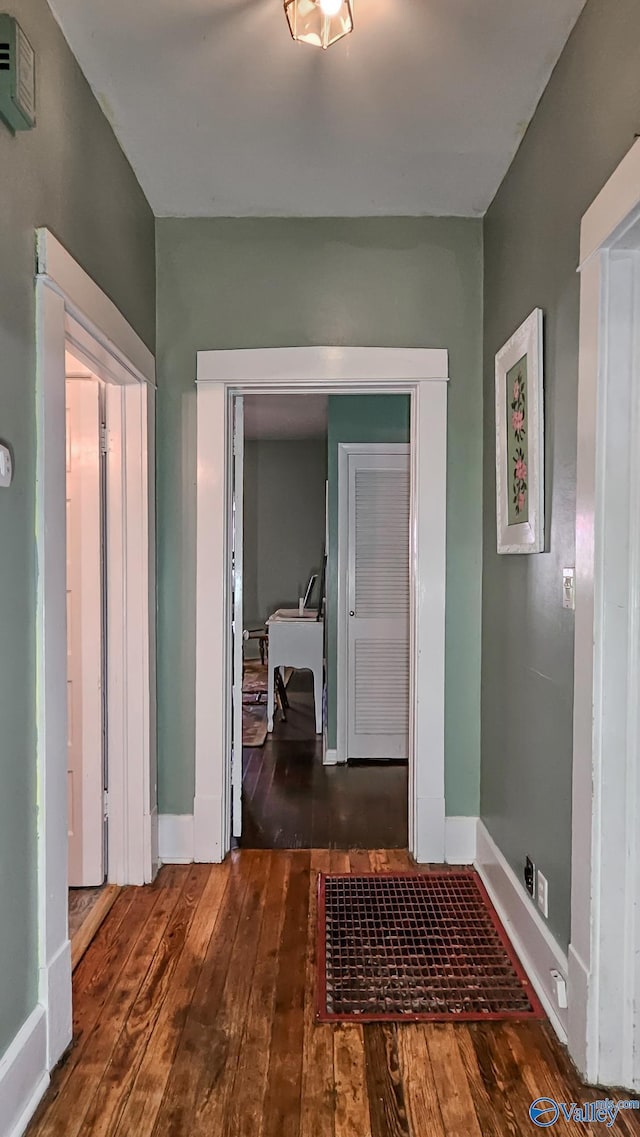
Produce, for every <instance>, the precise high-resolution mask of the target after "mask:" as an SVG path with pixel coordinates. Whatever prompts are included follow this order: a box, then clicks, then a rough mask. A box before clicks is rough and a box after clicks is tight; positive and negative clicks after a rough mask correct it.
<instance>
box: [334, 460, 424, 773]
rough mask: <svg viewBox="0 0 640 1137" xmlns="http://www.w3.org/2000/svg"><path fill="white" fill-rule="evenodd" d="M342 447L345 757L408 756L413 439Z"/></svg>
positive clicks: (340, 511)
mask: <svg viewBox="0 0 640 1137" xmlns="http://www.w3.org/2000/svg"><path fill="white" fill-rule="evenodd" d="M338 453H339V460H338V578H339V580H340V581H341V588H340V590H339V601H338V659H340V661H341V663H342V662H343V660H344V656H345V651H346V669H345V668H344V666H340V667H339V672H338V684H337V689H338V708H337V714H338V722H339V734H340V739H341V741H342V740H343V739H344V738H345V737H346V753H341V751H340V748H339V751H338V758H339V760H340V761H344V760H345V759H346V760H348V759H350V758H356V759H366V758H370V759H376V758H377V759H382V758H386V759H402V760H406V759H407V758H408V757H409V672H410V659H409V655H410V652H409V613H410V568H411V565H410V556H409V554H410V531H409V519H410V505H411V503H410V457H409V447H408V446H407V445H402V444H395V445H394V444H389V445H384V444H381V445H377V446H376V445H368V444H366V443H363V444H361V445H349V444H348V443H346V444H345V443H343V444H341V445H340V446H339V450H338ZM343 598H344V602H343V603H341V600H343ZM343 641H345V642H343ZM345 673H346V683H345V681H344V680H345ZM343 719H344V720H346V725H345V722H343Z"/></svg>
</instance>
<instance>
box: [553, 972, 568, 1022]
mask: <svg viewBox="0 0 640 1137" xmlns="http://www.w3.org/2000/svg"><path fill="white" fill-rule="evenodd" d="M551 983H552V986H553V993H554V995H555V1000H556V1004H557V1006H558V1007H559V1008H560V1010H561V1011H566V1009H567V1007H568V1006H569V1001H568V999H567V981H566V979H565V977H564V975H561V974H560V972H559V971H556V970H555V968H554V970H553V971H552V972H551Z"/></svg>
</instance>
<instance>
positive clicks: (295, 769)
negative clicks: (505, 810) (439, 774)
mask: <svg viewBox="0 0 640 1137" xmlns="http://www.w3.org/2000/svg"><path fill="white" fill-rule="evenodd" d="M309 686H310V677H308V676H307V675H306V674H305V673H302V674H299V673H298V674H296V675H294V676H293V677H292V679H291V682H290V684H289V687H288V696H289V703H290V706H289V711H288V712H287V721H286V722H281V721H276V723H275V726H274V730H273V734H271V735H269V736H268V738H267V741H266V743H265V745H264V746H260V747H255V748H251V747H245V748H244V751H243V759H244V761H243V765H244V776H243V798H242V839H241V842H240V844H241V846H242V848H243V849H320V848H326V849H371V848H381V849H404V848H406V847H407V789H408V788H407V776H408V768H407V766H406V765H404V764H402V763H369V764H367V765H358V766H323V764H322V740H321V738H320V736H318V735H316V734H315V726H314V719H313V697H312V695H311V693H310V690H309ZM279 718H280V716H279V714H278V715H277V719H278V720H279Z"/></svg>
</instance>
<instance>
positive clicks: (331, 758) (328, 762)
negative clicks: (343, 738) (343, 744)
mask: <svg viewBox="0 0 640 1137" xmlns="http://www.w3.org/2000/svg"><path fill="white" fill-rule="evenodd" d="M322 764H323V766H337V765H338V751H337V750H334V749H332V748H330V747H327V748H326V749H325V752H324V755H323V758H322Z"/></svg>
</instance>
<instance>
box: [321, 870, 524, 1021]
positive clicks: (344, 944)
mask: <svg viewBox="0 0 640 1137" xmlns="http://www.w3.org/2000/svg"><path fill="white" fill-rule="evenodd" d="M317 960H318V983H317V1004H316V1017H317V1018H318V1019H319V1020H321V1021H324V1022H329V1021H331V1022H343V1021H354V1020H357V1021H359V1022H380V1021H388V1022H407V1021H432V1022H447V1021H453V1020H459V1021H460V1020H466V1021H482V1022H485V1021H487V1020H501V1019H531V1018H536V1019H538V1018H544V1011H543V1010H542V1007H541V1005H540V1002H539V1000H538V998H537V996H536V994H535V992H534V990H533V988H532V986H531V984H530V982H529V980H528V979H527V976H526V974H525V972H524V969H523V967H522V965H521V963H520V961H519V960H518V957H517V955H516V953H515V951H514V949H513V947H512V945H511V943H510V942H509V939H508V937H507V934H506V932H505V930H504V928H503V927H502V925H501V923H500V921H499V919H498V917H497V915H496V912H495V910H494V908H493V906H492V904H491V901H490V900H489V897H488V896H487V893H486V890H485V888H484V886H483V885H482V882H481V881H480V878H479V877H478V875H477V873H476V872H474V870H473V869H453V870H447V871H441V872H424V873H415V872H414V873H364V874H363V875H359V876H355V875H351V874H341V873H338V874H334V873H332V874H327V875H325V874H321V875H320V878H319V884H318V952H317Z"/></svg>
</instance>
